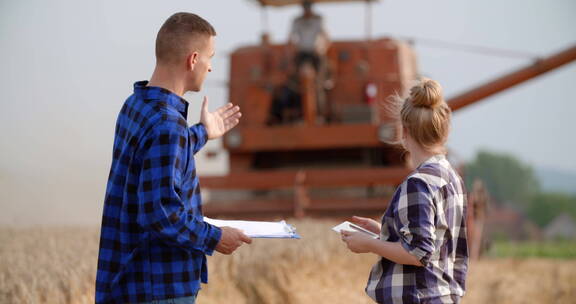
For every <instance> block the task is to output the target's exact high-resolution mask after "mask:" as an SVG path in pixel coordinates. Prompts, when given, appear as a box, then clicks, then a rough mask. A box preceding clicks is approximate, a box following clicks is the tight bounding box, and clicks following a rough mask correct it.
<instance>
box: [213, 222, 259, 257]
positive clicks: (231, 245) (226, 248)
mask: <svg viewBox="0 0 576 304" xmlns="http://www.w3.org/2000/svg"><path fill="white" fill-rule="evenodd" d="M220 229H221V230H222V237H221V238H220V242H218V245H216V251H218V252H220V253H223V254H231V253H232V252H234V251H235V250H236V249H238V247H240V246H242V243H246V244H251V243H252V239H251V238H249V237H248V236H246V235H245V234H244V233H243V232H242V231H241V230H239V229H236V228H232V227H222V228H220Z"/></svg>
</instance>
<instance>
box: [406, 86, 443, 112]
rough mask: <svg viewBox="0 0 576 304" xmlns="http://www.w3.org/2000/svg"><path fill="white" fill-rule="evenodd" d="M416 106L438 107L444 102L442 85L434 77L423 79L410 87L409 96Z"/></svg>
mask: <svg viewBox="0 0 576 304" xmlns="http://www.w3.org/2000/svg"><path fill="white" fill-rule="evenodd" d="M408 99H409V101H410V102H412V105H413V106H415V107H425V108H431V109H432V108H436V107H437V106H439V105H441V104H442V103H443V102H444V97H443V96H442V87H441V86H440V84H439V83H438V82H436V81H434V80H432V79H423V80H421V81H420V82H419V83H418V84H417V85H415V86H414V87H412V89H410V97H409V98H408Z"/></svg>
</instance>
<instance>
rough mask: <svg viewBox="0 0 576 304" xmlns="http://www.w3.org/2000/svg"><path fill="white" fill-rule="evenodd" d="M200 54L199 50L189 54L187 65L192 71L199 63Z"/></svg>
mask: <svg viewBox="0 0 576 304" xmlns="http://www.w3.org/2000/svg"><path fill="white" fill-rule="evenodd" d="M199 56H200V55H199V54H198V52H193V53H192V54H190V55H188V58H187V60H186V67H187V68H188V69H189V70H190V71H192V70H194V67H195V66H196V63H198V58H199Z"/></svg>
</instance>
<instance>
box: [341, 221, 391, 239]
mask: <svg viewBox="0 0 576 304" xmlns="http://www.w3.org/2000/svg"><path fill="white" fill-rule="evenodd" d="M332 230H334V231H336V232H338V233H340V231H342V230H345V231H350V232H358V231H359V232H362V233H366V234H368V235H369V236H371V237H373V238H375V239H377V238H379V237H380V236H379V235H378V234H376V233H374V232H372V231H368V230H366V229H364V228H362V227H360V226H358V225H356V224H353V223H350V222H349V221H345V222H342V223H340V224H338V225H336V226H334V227H332Z"/></svg>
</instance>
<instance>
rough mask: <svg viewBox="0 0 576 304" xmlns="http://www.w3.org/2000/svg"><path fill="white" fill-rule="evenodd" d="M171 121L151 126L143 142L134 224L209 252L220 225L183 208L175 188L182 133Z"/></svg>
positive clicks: (171, 241)
mask: <svg viewBox="0 0 576 304" xmlns="http://www.w3.org/2000/svg"><path fill="white" fill-rule="evenodd" d="M181 130H185V129H182V128H181V127H178V126H177V124H176V123H175V122H171V121H166V122H162V123H161V125H159V126H157V127H155V129H154V130H153V131H152V132H151V134H150V135H149V136H147V137H146V138H145V140H144V141H143V145H142V146H141V147H140V148H141V151H140V152H141V156H142V169H141V172H140V180H139V183H138V188H137V191H138V200H139V202H138V208H139V209H138V218H137V222H138V224H139V225H140V226H141V227H143V228H144V229H146V230H148V231H151V232H152V233H153V234H154V235H156V236H157V237H159V238H160V239H162V240H163V241H165V242H166V243H169V244H172V245H175V246H181V247H184V248H187V249H194V250H199V251H203V252H205V253H206V254H212V252H213V251H214V249H215V248H216V245H217V244H218V242H219V241H220V239H221V235H222V231H221V229H220V228H218V227H215V226H212V225H209V224H207V223H205V222H203V221H199V220H196V219H195V218H194V216H192V215H191V214H188V213H187V211H186V210H185V208H184V204H183V202H182V198H181V193H180V192H181V189H179V186H178V185H179V184H180V180H181V179H182V178H183V176H182V170H181V168H180V166H184V162H185V160H184V159H180V158H181V157H182V155H185V153H183V149H184V148H185V147H186V145H185V144H184V143H186V140H187V139H186V134H185V132H182V131H181Z"/></svg>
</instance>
